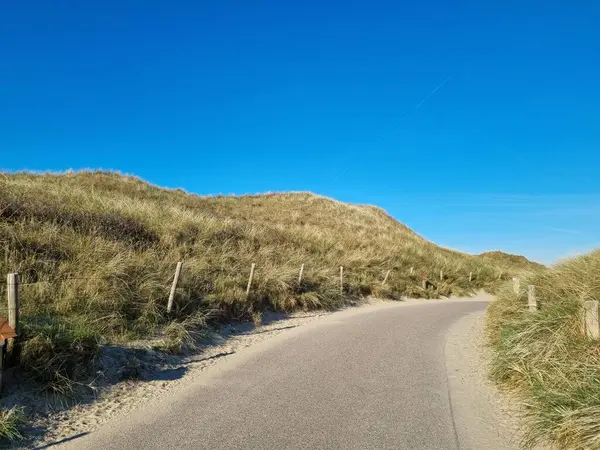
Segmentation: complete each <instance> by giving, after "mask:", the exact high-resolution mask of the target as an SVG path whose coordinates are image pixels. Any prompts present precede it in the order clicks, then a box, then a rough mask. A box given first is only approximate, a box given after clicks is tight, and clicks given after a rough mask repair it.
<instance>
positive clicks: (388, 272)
mask: <svg viewBox="0 0 600 450" xmlns="http://www.w3.org/2000/svg"><path fill="white" fill-rule="evenodd" d="M390 272H391V269H390V270H388V271H387V272H386V274H385V277H384V278H383V282H382V283H381V285H382V286H383V285H384V284H385V282H386V281H387V279H388V277H389V276H390Z"/></svg>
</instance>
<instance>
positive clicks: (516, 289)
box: [512, 277, 521, 294]
mask: <svg viewBox="0 0 600 450" xmlns="http://www.w3.org/2000/svg"><path fill="white" fill-rule="evenodd" d="M512 281H513V291H514V292H515V294H518V293H519V292H520V291H521V280H520V279H519V277H513V279H512Z"/></svg>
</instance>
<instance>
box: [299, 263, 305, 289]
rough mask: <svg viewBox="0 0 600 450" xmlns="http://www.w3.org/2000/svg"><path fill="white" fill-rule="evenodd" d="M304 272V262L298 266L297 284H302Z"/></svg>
mask: <svg viewBox="0 0 600 450" xmlns="http://www.w3.org/2000/svg"><path fill="white" fill-rule="evenodd" d="M303 273H304V264H302V265H301V266H300V274H299V275H298V285H300V284H302V274H303Z"/></svg>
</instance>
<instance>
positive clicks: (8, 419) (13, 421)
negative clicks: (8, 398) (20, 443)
mask: <svg viewBox="0 0 600 450" xmlns="http://www.w3.org/2000/svg"><path fill="white" fill-rule="evenodd" d="M25 422H26V418H25V414H24V413H23V409H22V408H19V407H13V408H10V409H0V442H1V441H7V440H8V441H16V440H18V439H22V437H23V436H22V435H21V430H20V429H21V427H22V426H23V425H24V424H25Z"/></svg>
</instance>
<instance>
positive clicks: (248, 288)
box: [246, 263, 256, 297]
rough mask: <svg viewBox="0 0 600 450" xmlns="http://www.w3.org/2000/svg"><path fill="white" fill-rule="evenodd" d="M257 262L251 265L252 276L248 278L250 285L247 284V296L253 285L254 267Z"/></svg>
mask: <svg viewBox="0 0 600 450" xmlns="http://www.w3.org/2000/svg"><path fill="white" fill-rule="evenodd" d="M255 267H256V264H254V263H252V265H251V266H250V277H249V278H248V286H246V297H247V296H249V295H250V288H251V287H252V279H253V278H254V269H255Z"/></svg>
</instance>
